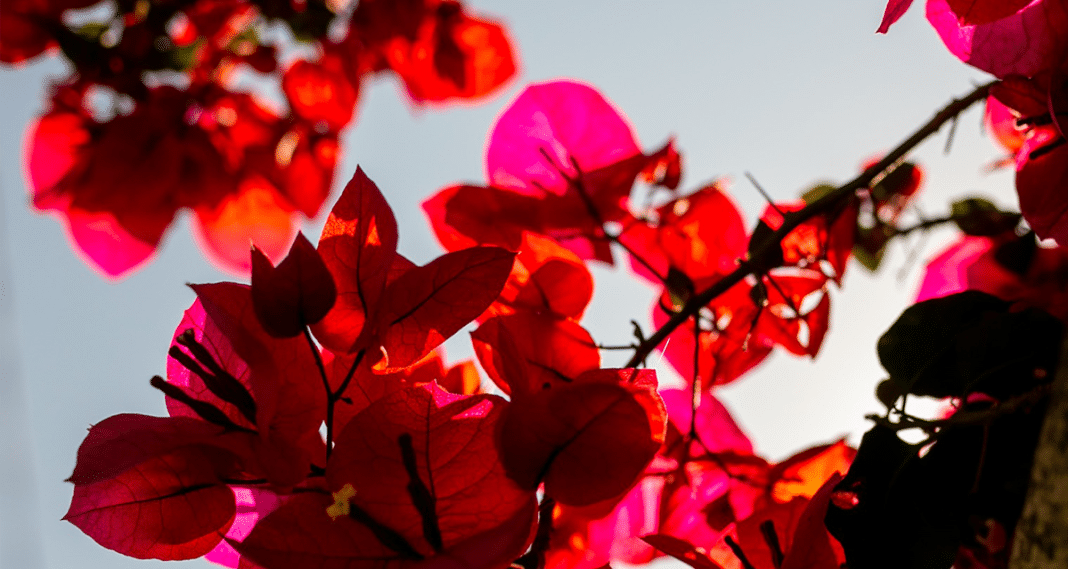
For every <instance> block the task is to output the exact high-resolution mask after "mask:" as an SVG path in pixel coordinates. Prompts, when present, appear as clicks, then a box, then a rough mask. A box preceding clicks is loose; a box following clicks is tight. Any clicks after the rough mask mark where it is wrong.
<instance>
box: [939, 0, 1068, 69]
mask: <svg viewBox="0 0 1068 569" xmlns="http://www.w3.org/2000/svg"><path fill="white" fill-rule="evenodd" d="M965 3H966V2H960V1H950V0H928V2H927V19H928V20H929V21H930V22H931V25H933V26H934V28H935V30H937V31H938V35H939V36H941V38H942V42H943V43H945V45H946V47H947V48H949V51H950V52H951V53H953V55H955V56H957V57H958V58H960V60H961V61H963V62H965V63H967V64H969V65H971V66H973V67H977V68H979V69H981V70H983V71H986V72H987V73H990V74H992V75H995V76H997V77H1000V78H1004V77H1008V76H1009V75H1023V76H1025V77H1032V76H1034V75H1037V74H1039V73H1042V72H1044V71H1050V70H1053V69H1056V68H1058V67H1059V66H1060V65H1061V64H1062V62H1063V60H1064V52H1065V48H1066V47H1068V35H1066V32H1068V5H1066V4H1065V3H1064V2H1062V1H1061V0H1034V1H1032V2H1023V1H1012V2H973V3H972V4H983V5H991V6H995V7H996V8H995V9H994V10H990V11H986V12H985V13H984V14H983V16H984V17H983V18H980V19H979V20H976V21H971V22H969V21H968V20H967V19H966V18H964V17H963V16H962V15H960V14H958V13H956V12H955V11H954V5H960V4H965ZM958 9H960V7H959V6H958ZM1002 14H1004V17H1001V18H996V19H991V18H992V17H994V16H999V15H1002Z"/></svg>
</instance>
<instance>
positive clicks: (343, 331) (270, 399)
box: [66, 170, 666, 569]
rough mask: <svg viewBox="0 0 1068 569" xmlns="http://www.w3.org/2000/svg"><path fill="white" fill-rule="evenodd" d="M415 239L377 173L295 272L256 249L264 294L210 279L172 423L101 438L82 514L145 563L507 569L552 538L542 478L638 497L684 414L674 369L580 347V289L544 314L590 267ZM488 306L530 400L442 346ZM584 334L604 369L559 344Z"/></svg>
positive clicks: (495, 373) (195, 309)
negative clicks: (449, 356)
mask: <svg viewBox="0 0 1068 569" xmlns="http://www.w3.org/2000/svg"><path fill="white" fill-rule="evenodd" d="M396 246H397V225H396V221H395V219H394V217H393V213H392V211H391V210H390V208H389V207H388V205H387V204H386V202H385V200H384V198H383V197H382V194H381V193H380V192H379V190H378V188H377V187H375V185H374V184H373V183H372V182H371V181H370V180H369V179H368V178H367V177H366V176H365V175H364V173H363V172H362V171H361V170H357V172H356V175H355V177H354V178H353V180H352V181H351V182H350V183H349V185H348V186H347V187H346V189H345V192H344V193H343V194H342V196H341V198H340V199H339V201H338V202H337V204H336V205H335V206H334V209H333V211H332V212H331V214H330V217H329V219H328V220H327V223H326V226H325V227H324V229H323V233H322V235H321V237H320V240H319V244H318V246H317V247H315V246H312V245H311V244H310V243H309V242H308V241H307V240H306V239H304V238H303V236H299V235H298V237H297V240H296V241H295V243H294V245H293V247H292V248H291V249H290V252H289V254H288V256H287V257H286V258H285V259H284V260H283V261H282V262H281V263H279V264H278V265H277V266H275V265H273V264H272V263H271V262H270V260H269V259H267V258H266V256H264V255H263V253H262V252H260V251H259V250H253V254H252V261H251V264H252V284H251V286H244V285H240V284H235V283H217V284H209V285H194V286H193V290H194V291H195V292H196V294H197V301H196V302H195V303H194V304H193V306H192V307H191V308H190V309H189V310H188V311H186V314H185V317H184V318H183V320H182V322H181V323H180V324H179V326H178V328H177V330H176V332H175V335H174V339H173V342H172V345H171V348H170V351H169V356H170V357H169V360H168V365H167V378H166V379H163V378H159V377H157V378H154V379H153V380H152V384H153V386H154V387H156V388H158V389H160V390H161V391H163V392H164V393H165V394H166V396H167V408H168V411H169V414H170V416H169V417H165V418H160V417H148V416H142V415H118V416H115V417H111V418H109V419H106V420H104V421H102V422H101V423H99V424H97V425H95V426H94V427H93V428H92V429H90V432H89V435H88V437H87V438H86V440H85V442H84V443H83V444H82V446H81V448H80V449H79V453H78V462H77V465H76V467H75V471H74V474H72V476H71V478H70V481H71V482H73V483H74V485H75V490H74V497H73V500H72V503H71V507H70V510H69V511H68V513H67V516H66V519H68V520H69V521H71V522H72V523H74V524H75V525H77V526H78V527H79V528H80V529H82V530H83V531H84V532H85V533H86V534H88V535H89V536H91V537H92V538H93V539H95V540H96V541H97V542H98V543H100V544H101V545H103V546H105V547H108V548H111V549H114V550H116V551H119V552H121V553H124V554H126V555H131V556H134V557H139V558H159V559H188V558H193V557H198V556H201V555H205V554H208V556H209V558H211V559H213V560H216V561H219V562H222V563H225V564H227V565H229V566H232V567H249V568H251V567H264V568H267V569H272V568H290V567H311V566H316V567H317V566H321V564H322V563H326V562H330V563H339V564H341V566H345V567H379V566H382V564H391V566H397V567H409V566H411V567H416V566H419V567H457V568H459V567H471V568H483V567H484V568H503V567H507V566H508V565H509V564H510V563H511V562H512V561H514V560H515V559H516V558H517V557H519V556H520V555H521V554H522V553H523V552H524V551H525V550H526V549H527V548H528V547H529V545H530V543H531V540H532V539H533V537H534V531H535V529H536V527H537V524H536V510H537V500H536V491H537V490H538V488H539V487H543V488H544V491H545V492H546V494H547V495H548V496H551V497H553V498H554V499H555V500H556V501H557V502H558V503H560V504H567V505H573V506H583V505H587V504H589V503H591V502H600V501H605V500H618V499H619V498H620V497H621V496H622V495H623V494H624V493H626V492H627V491H628V490H629V489H630V488H631V487H632V486H633V485H634V484H635V483H636V482H637V481H638V479H639V478H640V477H641V475H642V473H643V472H644V470H645V468H646V466H647V465H648V464H649V462H650V461H651V460H652V459H653V457H654V455H655V454H656V453H657V452H658V450H659V449H660V447H661V445H662V443H663V441H664V436H665V421H666V417H665V414H666V413H665V410H664V404H663V401H662V400H661V398H660V396H659V395H658V393H657V390H656V378H655V375H654V374H653V372H651V371H647V370H620V369H600V366H599V363H600V362H599V358H597V357H596V356H597V352H596V350H595V348H594V346H593V344H592V341H589V340H587V341H586V342H585V343H581V340H583V339H582V338H575V337H567V338H565V337H564V336H565V335H566V334H569V333H573V334H577V335H581V334H579V333H578V332H576V328H577V329H578V330H579V331H581V328H580V327H578V325H577V324H575V322H574V321H573V320H571V319H570V317H569V316H567V315H565V314H562V313H557V312H553V311H551V310H549V309H548V307H550V306H562V307H564V308H562V309H561V310H563V311H564V312H571V311H573V310H576V307H575V303H574V302H572V301H570V300H568V299H567V298H566V295H565V296H562V297H561V299H560V301H555V300H554V301H548V300H546V304H545V305H544V306H542V307H541V308H542V309H535V308H533V307H532V306H533V305H532V304H531V303H533V302H534V300H533V298H534V295H533V294H532V293H530V292H527V291H528V289H529V288H530V287H539V286H540V285H539V284H538V283H541V282H543V281H544V280H545V279H547V278H548V277H549V276H551V275H553V274H556V273H557V272H559V271H560V266H561V265H563V266H564V267H568V260H569V257H568V254H567V253H566V252H563V254H562V255H561V259H562V260H561V261H560V263H554V261H555V260H556V259H553V258H542V257H539V256H538V255H534V256H531V255H524V256H521V258H520V261H519V262H518V263H514V261H515V258H516V255H515V254H513V253H511V252H508V251H506V250H504V249H501V248H498V247H472V248H468V249H463V250H459V251H455V252H451V253H447V254H445V255H443V256H441V257H439V258H437V259H435V260H433V261H431V262H430V263H428V264H426V265H423V266H416V265H415V264H413V263H412V262H410V261H408V260H407V259H405V258H404V257H402V256H401V255H399V254H398V253H397V252H396ZM570 260H571V261H574V259H570ZM513 264H515V265H516V267H517V269H516V270H515V271H514V275H513ZM570 269H572V270H580V271H585V268H584V267H582V266H581V263H579V264H578V265H577V266H575V265H571V266H570ZM543 271H548V272H547V273H544V274H543ZM564 272H565V273H566V272H567V271H566V269H565V270H564ZM510 275H513V276H511V277H510ZM586 276H587V277H588V273H587V274H586ZM568 278H570V277H565V278H564V280H565V281H566V280H567V279H568ZM506 282H507V283H508V286H507V289H508V290H509V291H512V292H508V291H506V292H504V293H502V289H505V288H506ZM589 288H590V287H589V286H587V289H589ZM542 290H543V292H544V290H545V289H542ZM540 298H542V299H546V298H547V297H545V296H544V295H543V296H541V297H540ZM491 305H493V308H491ZM584 305H585V303H584V302H583V303H582V306H581V307H578V308H577V310H579V311H580V312H581V309H582V308H584ZM483 313H485V314H487V315H492V316H489V317H488V319H486V320H485V321H484V322H483V324H482V326H481V327H480V328H479V329H478V331H476V332H475V334H474V336H475V342H476V347H477V349H478V352H479V357H480V359H481V360H482V362H483V365H484V367H486V368H487V370H489V372H490V376H491V377H492V378H493V380H494V381H495V382H496V383H497V384H498V385H499V386H501V387H502V388H504V389H505V390H506V391H507V392H510V394H511V401H508V400H505V399H504V398H502V397H499V396H496V395H489V394H478V393H477V391H479V390H480V383H481V382H480V381H479V380H478V378H477V372H474V370H473V368H471V366H470V364H465V365H462V366H457V367H456V368H453V369H452V370H449V371H446V370H445V369H444V367H443V366H442V364H441V360H440V359H439V357H438V356H437V355H436V354H435V353H434V349H435V348H436V347H437V346H438V345H440V344H441V342H443V341H444V340H445V339H446V338H448V337H449V336H451V335H453V334H454V333H456V332H457V331H458V330H459V329H460V328H462V327H463V326H465V325H466V324H468V323H469V322H471V321H472V320H474V319H476V318H477V317H479V316H480V315H482V314H483ZM538 326H542V327H544V330H543V329H541V328H537V329H534V330H531V329H530V328H531V327H535V328H536V327H538ZM313 335H314V337H313ZM585 337H586V338H588V334H586V335H585ZM576 339H577V340H579V341H580V344H581V345H580V346H577V348H576V349H584V350H592V355H593V356H594V358H593V360H592V361H583V362H581V363H579V362H577V361H576V360H579V359H582V356H581V355H579V354H575V353H571V352H569V351H568V350H567V349H566V348H567V347H564V348H565V349H560V350H557V348H558V346H557V343H558V342H565V341H569V340H576ZM571 358H575V359H571ZM443 386H444V387H448V388H450V389H451V390H453V392H449V391H446V390H445V389H443ZM324 423H325V425H326V439H325V441H324V440H323V437H322V436H321V435H320V428H321V426H322V425H323V424H324ZM239 502H240V503H241V508H240V509H239V508H238V503H239Z"/></svg>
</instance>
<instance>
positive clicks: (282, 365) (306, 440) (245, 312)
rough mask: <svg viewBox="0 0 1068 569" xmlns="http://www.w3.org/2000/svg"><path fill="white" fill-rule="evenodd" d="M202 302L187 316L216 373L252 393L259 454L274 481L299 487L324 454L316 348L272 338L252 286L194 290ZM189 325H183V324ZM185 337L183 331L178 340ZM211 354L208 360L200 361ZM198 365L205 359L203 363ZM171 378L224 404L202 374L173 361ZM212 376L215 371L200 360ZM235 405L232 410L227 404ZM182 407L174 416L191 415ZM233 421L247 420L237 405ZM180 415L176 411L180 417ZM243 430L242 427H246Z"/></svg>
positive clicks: (221, 285) (196, 394)
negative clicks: (314, 461)
mask: <svg viewBox="0 0 1068 569" xmlns="http://www.w3.org/2000/svg"><path fill="white" fill-rule="evenodd" d="M192 288H193V290H194V291H195V292H196V293H197V299H198V300H197V303H195V304H194V305H193V307H192V308H190V309H189V310H188V311H187V312H186V319H188V320H190V321H192V322H193V323H194V327H193V329H194V330H195V335H194V339H195V341H196V342H197V343H199V344H200V345H201V346H203V348H204V351H205V352H206V355H207V356H209V357H210V359H211V360H212V361H213V362H215V365H214V368H215V369H216V374H217V375H220V374H221V373H222V372H225V373H228V374H229V375H231V376H232V377H233V378H234V379H235V380H236V382H238V383H240V384H241V386H243V387H246V388H247V391H248V393H249V394H250V395H251V396H252V397H253V399H254V401H255V416H256V423H255V426H256V430H257V431H258V433H259V437H258V438H255V439H254V440H255V441H256V444H257V445H259V446H258V447H257V448H256V449H255V452H256V454H257V455H258V456H259V458H260V459H261V463H262V466H264V467H265V468H267V469H268V470H267V472H266V473H265V474H266V475H267V476H268V477H269V478H270V479H271V481H272V482H274V483H276V484H278V485H281V486H287V485H295V484H297V483H298V482H300V481H301V480H303V479H304V477H305V475H306V474H307V461H309V460H310V459H311V456H312V454H315V455H318V452H319V451H320V450H321V440H320V439H319V436H318V431H319V425H320V424H321V423H322V421H323V419H324V418H325V417H326V410H325V405H326V403H325V396H324V395H323V388H322V380H321V379H320V378H319V377H317V376H318V375H319V370H318V366H317V364H316V362H315V358H314V354H313V352H312V349H313V348H312V347H311V346H309V345H308V343H307V342H306V341H305V339H304V338H287V339H280V338H273V337H271V336H270V335H268V334H267V332H266V331H264V330H263V328H262V327H261V326H260V324H259V320H258V318H257V317H256V314H255V310H254V308H253V303H252V295H251V292H250V289H249V287H247V286H243V285H238V284H235V283H216V284H206V285H192ZM183 322H184V321H183ZM183 332H184V330H183V329H180V330H178V331H177V332H176V338H178V337H180V335H181V334H182V333H183ZM201 355H204V354H201ZM197 357H198V358H199V357H200V355H198V356H197ZM172 361H173V365H169V366H168V376H170V375H171V374H172V373H174V380H175V382H176V384H178V385H181V382H183V381H184V382H187V383H186V385H185V386H183V387H185V388H186V389H188V392H189V393H190V395H192V396H194V397H196V398H198V399H201V400H208V401H212V402H216V401H220V402H221V401H225V400H223V399H222V398H219V397H218V396H217V395H216V394H214V393H211V390H210V389H208V388H206V386H204V384H203V383H202V377H200V376H199V375H198V374H197V373H189V372H188V370H185V366H184V364H182V363H181V362H179V361H177V360H174V359H173V356H172ZM198 361H199V362H200V365H201V366H203V367H204V368H205V369H212V367H213V366H212V365H210V364H208V362H205V361H203V360H199V359H198ZM228 405H232V404H228ZM181 407H182V405H174V406H172V405H171V404H170V403H168V408H169V409H171V413H176V414H187V412H186V411H183V410H181ZM221 408H222V409H224V410H226V411H225V412H227V413H228V416H229V417H231V419H235V418H240V419H239V421H247V418H241V417H244V413H242V412H241V410H240V409H239V408H238V407H236V406H227V405H222V406H221ZM176 409H177V410H176ZM238 424H242V423H241V422H239V423H238Z"/></svg>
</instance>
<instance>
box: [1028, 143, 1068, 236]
mask: <svg viewBox="0 0 1068 569" xmlns="http://www.w3.org/2000/svg"><path fill="white" fill-rule="evenodd" d="M1049 138H1050V135H1048V134H1046V133H1035V135H1034V136H1032V137H1031V138H1029V139H1028V140H1027V141H1025V142H1024V145H1023V147H1022V148H1021V149H1020V155H1021V156H1025V157H1027V159H1026V160H1025V161H1023V162H1021V163H1019V165H1018V170H1017V172H1016V193H1017V194H1019V196H1020V211H1021V212H1022V213H1023V217H1024V219H1025V220H1026V221H1027V224H1028V225H1030V226H1031V228H1032V229H1034V230H1035V233H1037V234H1038V236H1039V238H1041V239H1050V238H1052V239H1053V240H1055V241H1057V243H1058V244H1065V243H1068V199H1065V197H1064V196H1063V195H1062V192H1059V191H1057V188H1059V187H1062V186H1061V185H1062V184H1064V183H1065V181H1066V180H1068V166H1066V165H1065V164H1068V145H1065V144H1063V143H1057V142H1050V141H1049ZM1047 143H1048V144H1047ZM1038 150H1042V152H1041V153H1039V152H1037V151H1038Z"/></svg>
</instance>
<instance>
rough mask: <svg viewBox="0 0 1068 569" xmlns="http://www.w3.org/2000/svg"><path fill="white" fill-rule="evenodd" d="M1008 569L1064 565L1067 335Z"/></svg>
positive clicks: (1067, 560) (1067, 548) (1067, 561)
mask: <svg viewBox="0 0 1068 569" xmlns="http://www.w3.org/2000/svg"><path fill="white" fill-rule="evenodd" d="M1013 541H1014V543H1013V548H1012V557H1011V559H1010V560H1009V568H1010V569H1065V568H1066V567H1068V338H1066V340H1065V342H1064V343H1063V344H1062V345H1061V357H1060V363H1058V365H1057V374H1056V376H1055V377H1054V379H1053V393H1052V394H1051V395H1050V402H1049V408H1048V410H1047V411H1046V418H1045V421H1044V422H1043V424H1042V433H1041V434H1040V435H1039V439H1038V446H1037V448H1036V449H1035V462H1034V464H1033V465H1032V466H1031V483H1030V485H1029V486H1028V489H1027V499H1026V501H1025V502H1024V508H1023V512H1022V513H1021V514H1020V521H1019V522H1018V523H1017V524H1016V536H1015V538H1014V540H1013Z"/></svg>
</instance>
